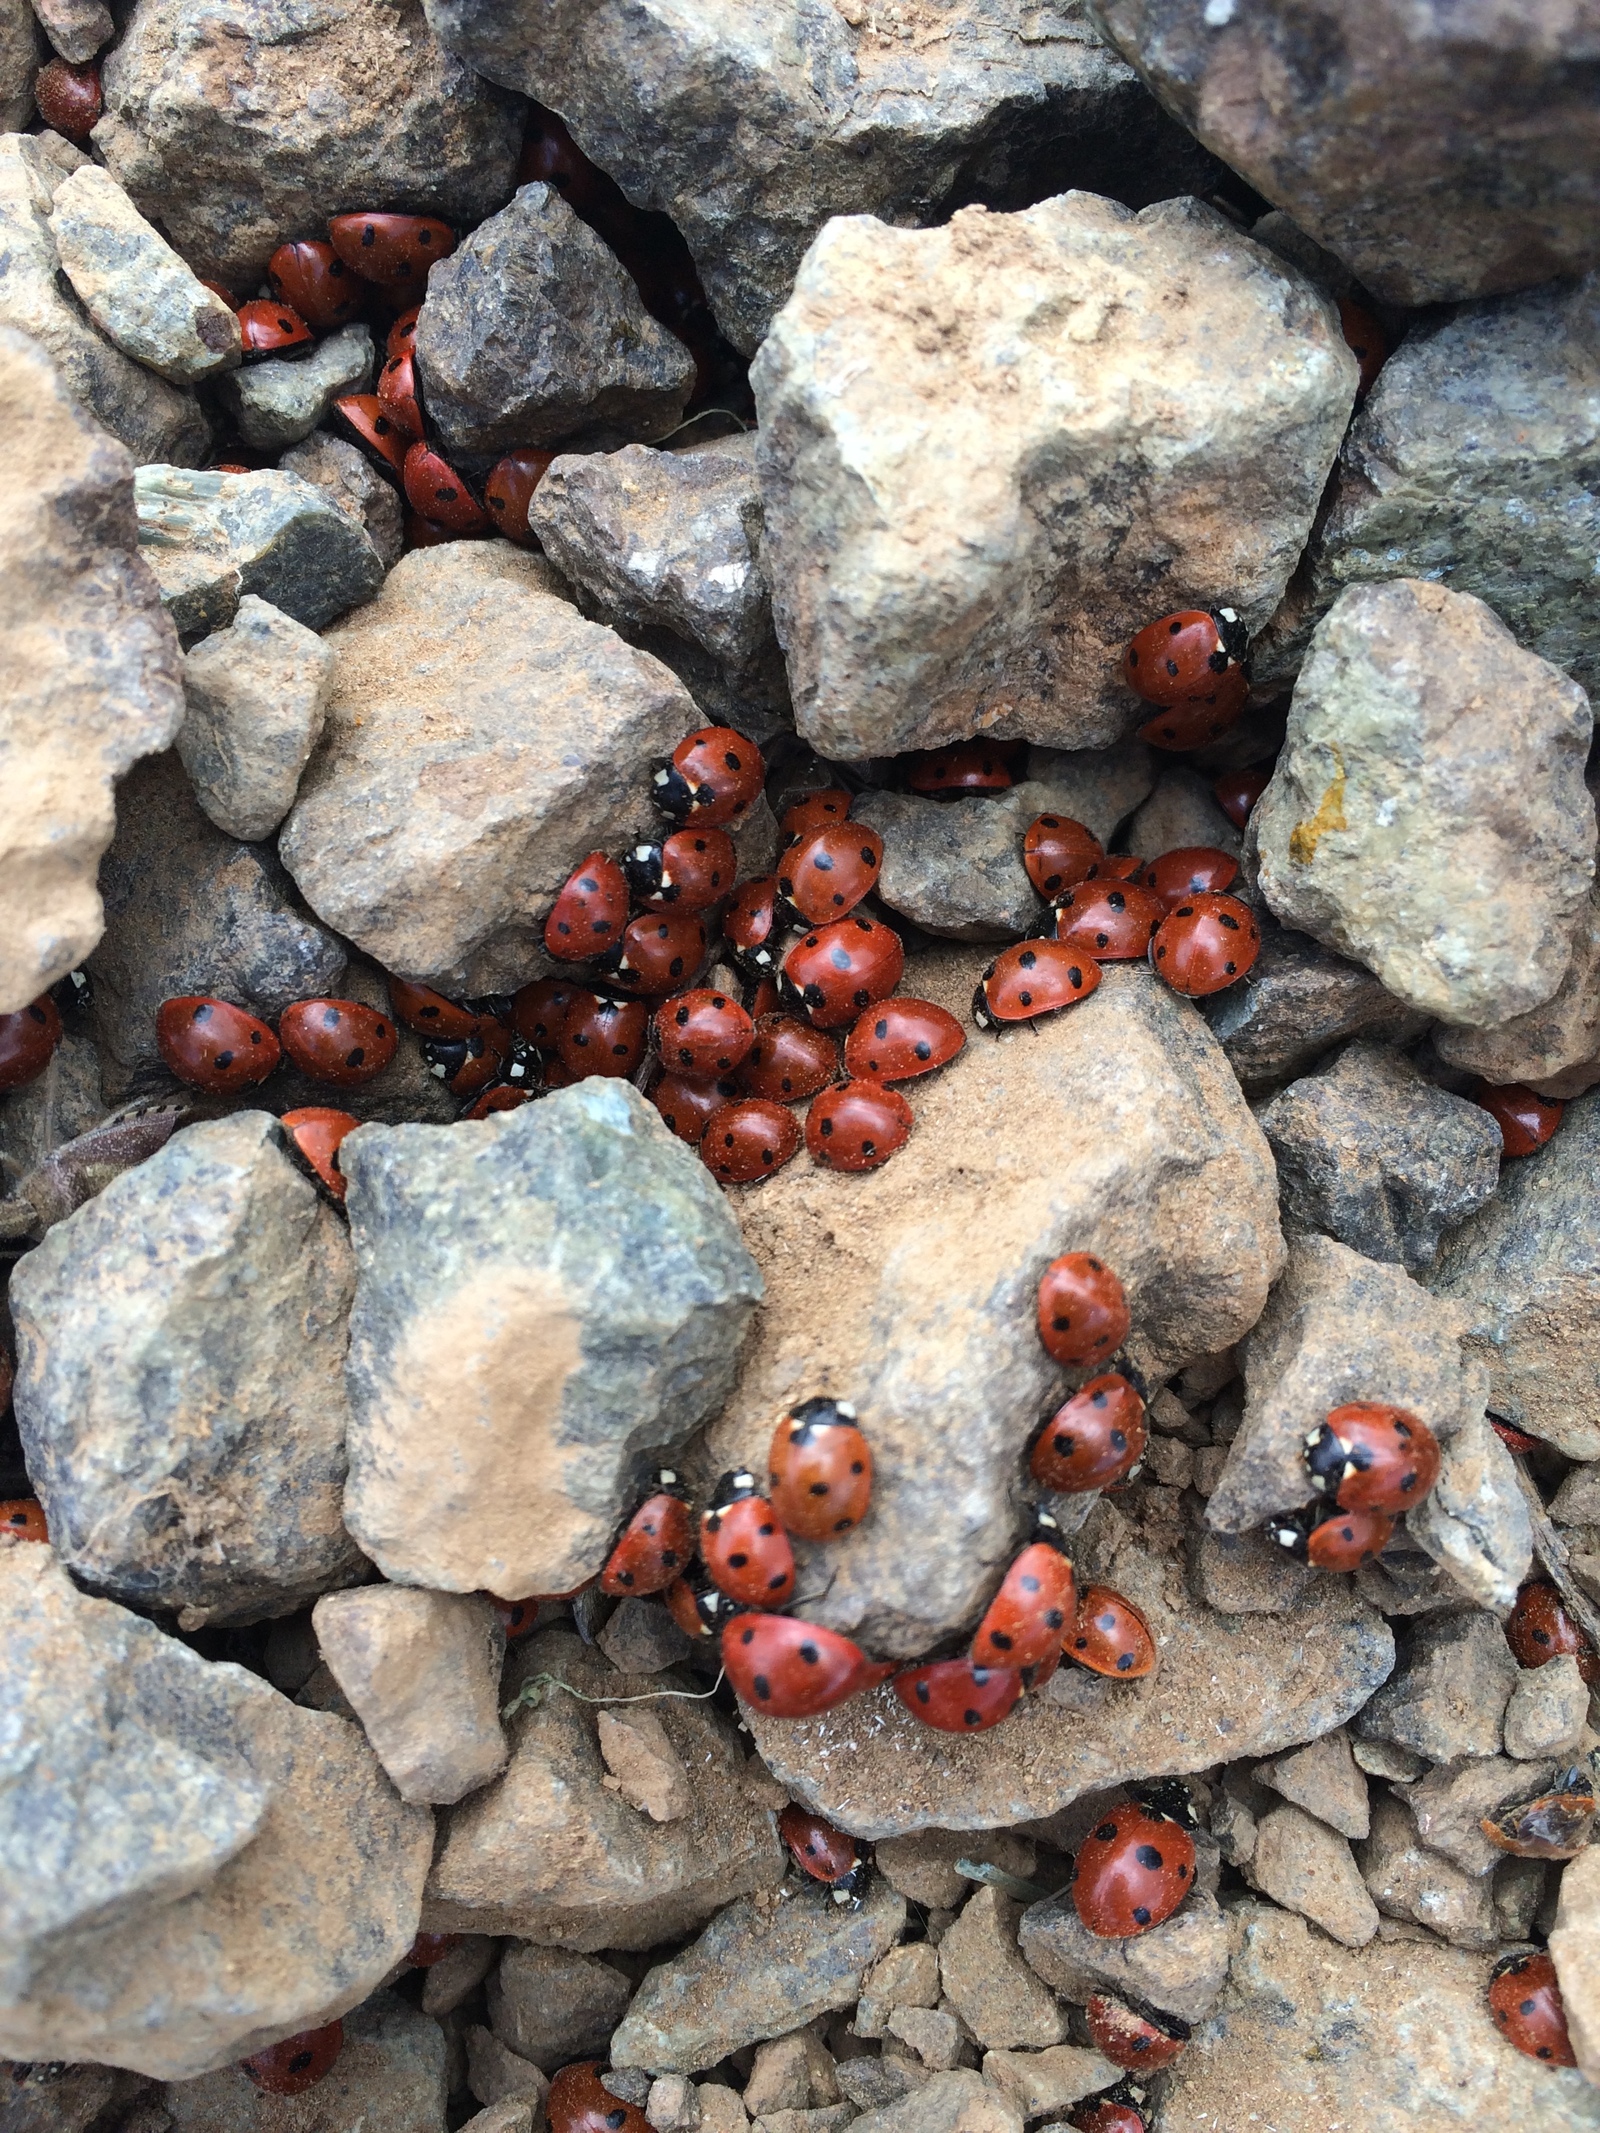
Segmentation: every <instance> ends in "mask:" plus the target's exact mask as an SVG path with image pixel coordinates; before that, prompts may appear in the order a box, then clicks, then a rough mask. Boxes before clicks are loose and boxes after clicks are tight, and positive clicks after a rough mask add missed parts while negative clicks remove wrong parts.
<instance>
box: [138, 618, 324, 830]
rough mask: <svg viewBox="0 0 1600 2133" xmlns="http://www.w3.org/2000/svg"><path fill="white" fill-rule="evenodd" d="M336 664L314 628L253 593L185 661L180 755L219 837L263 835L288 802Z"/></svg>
mask: <svg viewBox="0 0 1600 2133" xmlns="http://www.w3.org/2000/svg"><path fill="white" fill-rule="evenodd" d="M333 667H334V655H333V652H332V650H331V649H330V648H329V647H328V646H327V645H325V644H324V643H323V641H322V639H321V638H320V637H319V636H318V635H317V634H316V632H315V631H314V630H308V629H307V628H306V626H305V624H304V623H303V622H296V621H295V619H294V617H293V616H292V615H285V614H283V613H282V612H280V610H279V609H277V608H275V607H273V606H272V605H271V604H270V603H269V602H268V601H266V600H259V599H257V598H256V596H255V594H254V593H246V594H245V596H244V598H243V599H242V600H241V601H240V602H239V609H238V613H237V614H236V615H235V616H234V619H233V621H232V622H231V623H230V624H229V625H228V627H227V628H226V629H222V630H218V631H216V632H215V633H214V634H213V635H212V636H210V637H206V638H203V639H202V640H201V642H200V643H199V644H197V645H196V646H195V648H194V650H193V651H192V652H191V653H190V654H189V656H188V658H187V659H186V660H185V661H184V668H183V686H184V697H185V703H186V709H185V712H184V721H183V725H182V727H181V728H180V729H179V732H178V741H177V747H178V754H179V756H180V758H181V759H182V762H183V767H184V769H185V770H186V771H187V772H188V773H189V778H190V781H191V783H192V784H193V786H194V790H195V798H196V799H197V800H198V801H199V802H200V805H201V806H202V807H203V808H204V810H205V812H206V813H207V814H208V815H209V816H210V817H211V820H212V821H213V822H214V823H215V824H216V826H217V828H218V829H219V830H221V831H222V833H223V835H224V836H225V837H238V838H242V839H243V840H244V841H245V842H246V843H252V842H254V841H255V840H256V839H257V838H260V837H265V836H268V835H269V834H270V833H271V832H272V831H273V830H275V829H276V828H277V826H278V824H279V823H280V822H281V821H282V820H283V818H284V816H285V815H286V814H287V813H288V812H289V809H290V808H291V807H292V806H293V805H294V796H295V788H296V787H297V786H298V785H299V783H300V773H301V771H302V770H304V768H305V766H306V760H307V758H308V757H309V756H310V754H311V751H312V749H313V748H314V747H315V746H316V745H317V742H318V740H319V739H320V738H321V736H322V726H323V721H324V719H325V718H326V716H327V709H328V697H329V694H330V693H331V691H332V688H333Z"/></svg>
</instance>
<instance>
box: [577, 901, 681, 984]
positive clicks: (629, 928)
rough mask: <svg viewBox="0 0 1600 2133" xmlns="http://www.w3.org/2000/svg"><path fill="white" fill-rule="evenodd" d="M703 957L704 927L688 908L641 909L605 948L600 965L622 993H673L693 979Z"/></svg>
mask: <svg viewBox="0 0 1600 2133" xmlns="http://www.w3.org/2000/svg"><path fill="white" fill-rule="evenodd" d="M705 959H706V929H705V926H704V925H703V923H702V922H701V921H700V920H699V919H698V918H696V917H695V916H694V915H693V913H692V912H689V911H641V912H640V913H639V915H638V917H637V918H630V919H629V921H628V923H627V924H626V925H625V926H624V927H623V929H622V938H621V939H620V940H619V941H618V942H617V943H616V944H615V946H614V947H611V948H608V949H606V951H605V952H604V954H603V955H601V956H600V958H599V965H600V968H601V970H602V971H604V973H605V975H606V976H607V977H608V978H609V979H610V980H611V982H612V984H614V985H620V986H621V987H622V989H623V990H624V991H625V992H641V993H654V994H655V995H656V996H657V997H658V998H659V996H660V995H661V994H662V993H667V992H674V991H676V990H677V988H678V987H679V986H681V985H683V984H685V983H688V982H692V980H693V979H694V977H695V975H696V973H697V972H698V970H699V968H700V965H701V964H702V963H703V962H704V961H705Z"/></svg>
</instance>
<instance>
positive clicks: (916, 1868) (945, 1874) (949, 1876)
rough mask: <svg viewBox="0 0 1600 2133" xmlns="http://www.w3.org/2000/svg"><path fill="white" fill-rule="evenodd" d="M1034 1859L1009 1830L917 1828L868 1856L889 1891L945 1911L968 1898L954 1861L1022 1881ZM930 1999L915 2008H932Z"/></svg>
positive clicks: (968, 1887)
mask: <svg viewBox="0 0 1600 2133" xmlns="http://www.w3.org/2000/svg"><path fill="white" fill-rule="evenodd" d="M1037 1858H1038V1852H1037V1848H1036V1847H1035V1846H1034V1845H1033V1844H1032V1843H1031V1842H1030V1841H1029V1840H1028V1838H1026V1837H1022V1836H1019V1835H1018V1834H1017V1832H1016V1831H1015V1830H1011V1829H919V1830H916V1831H915V1832H913V1834H912V1835H910V1836H907V1837H891V1838H890V1839H889V1840H888V1842H887V1843H884V1844H880V1845H879V1846H878V1848H877V1850H876V1851H875V1852H874V1854H873V1859H874V1863H875V1864H876V1866H877V1868H878V1871H879V1873H880V1874H882V1875H883V1877H884V1878H885V1880H886V1881H887V1882H888V1883H889V1885H890V1887H891V1888H896V1889H898V1890H899V1891H900V1893H901V1895H902V1896H909V1897H910V1899H911V1901H912V1902H913V1903H919V1904H921V1905H922V1907H923V1909H924V1910H946V1911H953V1910H955V1909H956V1908H957V1907H958V1906H959V1905H961V1904H963V1903H965V1901H966V1899H967V1898H968V1896H970V1895H971V1893H972V1888H973V1884H972V1881H971V1879H970V1877H969V1876H967V1875H966V1874H958V1873H957V1872H956V1862H957V1860H970V1861H971V1862H973V1863H974V1864H977V1865H985V1866H997V1867H999V1868H1000V1870H1001V1872H1002V1873H1006V1874H1015V1875H1016V1876H1017V1878H1018V1879H1019V1880H1021V1881H1026V1880H1027V1879H1028V1878H1029V1876H1030V1875H1031V1874H1032V1872H1033V1869H1034V1865H1035V1863H1036V1861H1037ZM900 1952H901V1953H905V1952H908V1951H900ZM874 1989H875V1990H876V1988H874ZM936 1999H937V1995H935V1999H933V2000H927V2001H922V2000H919V2001H917V2002H916V2003H915V2004H916V2005H917V2006H919V2007H920V2006H928V2007H932V2006H933V2005H934V2004H935V2000H936Z"/></svg>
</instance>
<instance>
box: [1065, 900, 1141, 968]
mask: <svg viewBox="0 0 1600 2133" xmlns="http://www.w3.org/2000/svg"><path fill="white" fill-rule="evenodd" d="M1165 916H1166V906H1165V904H1163V903H1162V901H1161V899H1160V897H1159V896H1157V895H1156V893H1155V891H1154V890H1153V889H1143V888H1141V887H1140V886H1139V884H1138V883H1137V882H1136V881H1119V882H1115V883H1110V884H1108V883H1106V882H1102V881H1094V882H1088V881H1086V882H1081V883H1080V884H1079V885H1078V887H1077V888H1075V889H1069V890H1068V891H1067V893H1066V895H1065V896H1063V897H1062V898H1061V900H1060V902H1059V903H1058V904H1057V905H1056V907H1055V921H1056V939H1057V940H1058V941H1065V942H1066V943H1067V945H1068V946H1069V947H1071V948H1076V949H1077V950H1078V951H1079V953H1080V954H1082V955H1091V956H1093V957H1094V959H1095V961H1096V962H1097V963H1131V962H1133V961H1135V960H1136V959H1137V958H1138V957H1140V956H1143V955H1146V954H1148V952H1149V948H1150V942H1151V939H1152V937H1153V936H1154V934H1155V931H1156V928H1157V927H1158V926H1159V925H1160V924H1161V921H1162V919H1163V918H1165Z"/></svg>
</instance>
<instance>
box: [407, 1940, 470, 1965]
mask: <svg viewBox="0 0 1600 2133" xmlns="http://www.w3.org/2000/svg"><path fill="white" fill-rule="evenodd" d="M460 1945H461V1935H460V1934H459V1933H419V1934H418V1935H417V1937H416V1939H415V1940H414V1941H413V1942H412V1943H411V1946H410V1947H409V1948H408V1949H407V1950H406V1961H407V1962H408V1963H409V1964H410V1965H411V1967H412V1969H413V1970H431V1969H432V1968H433V1966H434V1964H435V1963H442V1962H443V1961H444V1959H445V1957H446V1956H447V1955H448V1954H449V1953H450V1950H451V1949H452V1948H459V1947H460Z"/></svg>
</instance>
